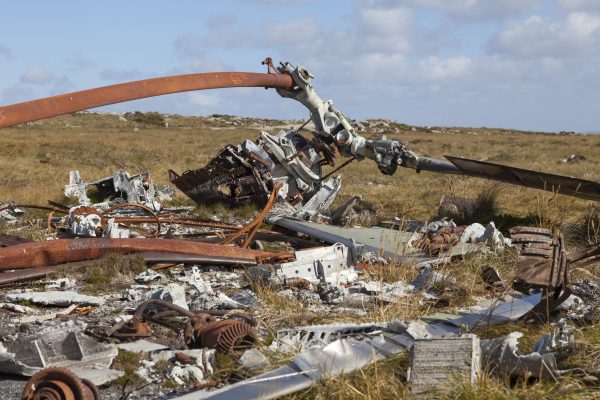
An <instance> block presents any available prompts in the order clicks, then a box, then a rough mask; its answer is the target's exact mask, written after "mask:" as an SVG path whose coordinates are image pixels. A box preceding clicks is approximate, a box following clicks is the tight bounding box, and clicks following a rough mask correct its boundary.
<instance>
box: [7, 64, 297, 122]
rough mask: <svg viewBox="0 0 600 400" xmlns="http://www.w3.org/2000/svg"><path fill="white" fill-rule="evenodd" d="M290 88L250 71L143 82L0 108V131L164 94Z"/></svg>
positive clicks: (285, 78) (281, 77)
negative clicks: (208, 90) (253, 88)
mask: <svg viewBox="0 0 600 400" xmlns="http://www.w3.org/2000/svg"><path fill="white" fill-rule="evenodd" d="M292 86H293V80H292V77H291V76H290V75H287V74H259V73H253V72H208V73H202V74H189V75H176V76H166V77H163V78H154V79H145V80H141V81H135V82H128V83H121V84H117V85H111V86H104V87H100V88H96V89H89V90H83V91H80V92H74V93H68V94H61V95H58V96H53V97H47V98H44V99H39V100H33V101H27V102H25V103H18V104H12V105H9V106H4V107H0V128H5V127H8V126H13V125H17V124H22V123H24V122H31V121H37V120H39V119H44V118H49V117H55V116H57V115H63V114H68V113H72V112H75V111H82V110H87V109H88V108H94V107H100V106H105V105H108V104H115V103H123V102H125V101H131V100H137V99H143V98H146V97H153V96H160V95H164V94H171V93H179V92H187V91H192V90H204V89H219V88H231V87H264V88H279V89H289V88H291V87H292Z"/></svg>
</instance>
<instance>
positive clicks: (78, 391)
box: [21, 368, 100, 400]
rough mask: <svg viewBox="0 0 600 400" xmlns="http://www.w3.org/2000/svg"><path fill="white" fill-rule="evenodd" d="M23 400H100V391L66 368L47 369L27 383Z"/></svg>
mask: <svg viewBox="0 0 600 400" xmlns="http://www.w3.org/2000/svg"><path fill="white" fill-rule="evenodd" d="M21 398H22V399H23V400H99V399H100V391H99V390H98V388H97V387H96V386H95V385H94V384H93V383H92V382H90V381H88V380H87V379H79V378H78V377H77V376H75V374H73V373H72V372H71V371H69V370H67V369H64V368H46V369H43V370H41V371H39V372H37V373H36V374H35V375H33V376H32V377H31V379H29V381H27V384H26V385H25V389H23V394H22V396H21Z"/></svg>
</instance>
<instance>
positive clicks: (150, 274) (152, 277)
mask: <svg viewBox="0 0 600 400" xmlns="http://www.w3.org/2000/svg"><path fill="white" fill-rule="evenodd" d="M161 278H162V275H161V274H159V273H158V272H156V271H154V270H153V269H148V270H146V271H144V272H142V273H141V274H139V275H138V276H136V277H135V281H136V282H138V283H149V282H154V281H157V280H159V279H161Z"/></svg>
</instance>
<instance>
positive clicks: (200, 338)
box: [185, 319, 258, 354]
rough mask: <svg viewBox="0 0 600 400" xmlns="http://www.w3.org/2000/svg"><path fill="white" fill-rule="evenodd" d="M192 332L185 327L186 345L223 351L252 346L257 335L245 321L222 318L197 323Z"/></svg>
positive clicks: (231, 351) (233, 351) (236, 350)
mask: <svg viewBox="0 0 600 400" xmlns="http://www.w3.org/2000/svg"><path fill="white" fill-rule="evenodd" d="M192 332H193V334H190V330H189V329H186V337H185V339H186V345H187V346H188V347H190V348H205V347H208V348H211V349H217V350H218V351H221V352H223V353H228V354H231V353H236V352H238V351H240V350H244V349H247V348H250V347H252V346H254V344H255V343H256V342H257V340H258V336H257V334H256V331H255V329H254V327H253V326H252V325H250V324H248V323H247V322H245V321H241V320H237V319H224V320H222V321H213V322H208V323H197V324H194V326H193V331H192Z"/></svg>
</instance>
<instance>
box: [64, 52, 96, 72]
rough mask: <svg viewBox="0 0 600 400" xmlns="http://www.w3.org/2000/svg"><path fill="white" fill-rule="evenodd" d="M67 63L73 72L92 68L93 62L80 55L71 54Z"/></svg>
mask: <svg viewBox="0 0 600 400" xmlns="http://www.w3.org/2000/svg"><path fill="white" fill-rule="evenodd" d="M67 63H68V64H70V65H71V68H70V69H71V70H73V71H84V70H87V69H89V68H91V67H93V66H94V62H93V61H92V60H90V59H89V58H87V57H83V56H82V55H81V54H73V55H71V56H70V57H68V58H67Z"/></svg>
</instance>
